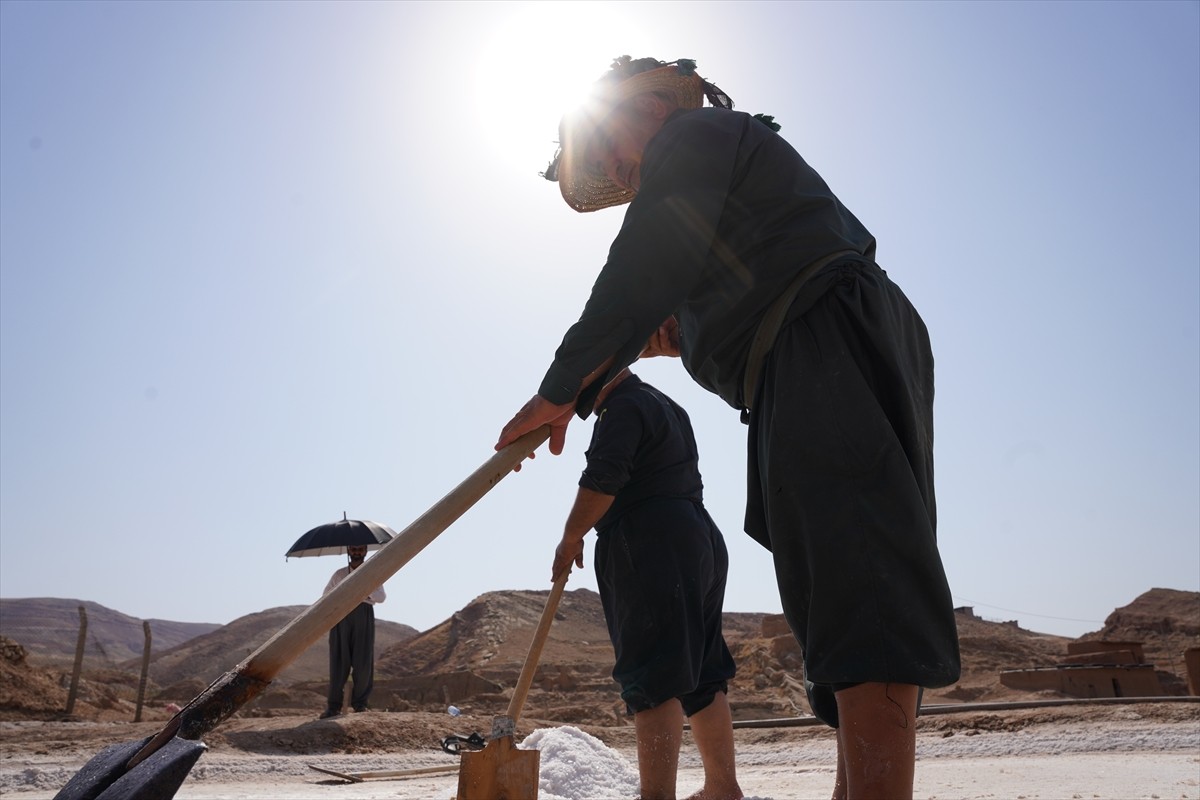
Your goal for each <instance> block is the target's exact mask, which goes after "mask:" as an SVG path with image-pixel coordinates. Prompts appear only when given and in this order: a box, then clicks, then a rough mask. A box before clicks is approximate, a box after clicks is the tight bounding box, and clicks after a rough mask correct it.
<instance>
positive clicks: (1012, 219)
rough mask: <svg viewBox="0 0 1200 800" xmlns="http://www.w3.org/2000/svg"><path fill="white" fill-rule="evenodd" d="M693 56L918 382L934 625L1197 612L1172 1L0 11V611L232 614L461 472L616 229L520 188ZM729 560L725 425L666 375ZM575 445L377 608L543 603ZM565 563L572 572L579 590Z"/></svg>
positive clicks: (511, 403)
mask: <svg viewBox="0 0 1200 800" xmlns="http://www.w3.org/2000/svg"><path fill="white" fill-rule="evenodd" d="M623 53H629V54H631V55H633V56H635V57H637V56H643V55H652V56H655V57H658V58H662V59H664V60H671V59H675V58H679V57H690V58H694V59H696V61H697V62H698V64H699V71H700V73H701V74H702V75H704V76H705V77H707V78H709V79H711V80H712V81H714V82H715V83H717V84H718V85H720V86H721V87H722V88H723V89H725V90H726V91H727V92H728V93H729V94H730V95H731V96H732V97H733V98H734V100H735V101H736V102H737V105H738V108H740V109H742V110H745V111H750V112H766V113H770V114H774V115H775V116H776V118H777V119H778V120H779V121H780V122H781V123H782V125H783V130H782V134H783V135H784V136H785V137H787V138H788V140H789V141H790V142H792V143H793V144H794V145H795V146H796V148H797V149H798V150H799V151H800V152H801V153H802V154H803V155H804V156H805V157H806V158H807V159H808V160H809V162H810V163H811V164H813V166H815V167H816V168H817V169H818V171H820V172H821V173H822V174H823V175H824V177H825V178H826V179H827V180H828V182H829V183H830V184H831V186H832V187H833V188H834V190H835V191H836V192H837V193H838V194H839V196H840V197H841V198H842V199H843V201H844V202H845V203H846V204H847V205H848V206H849V207H850V208H851V209H852V210H853V211H854V212H855V213H856V214H857V215H858V216H859V218H861V219H862V220H863V221H864V223H865V224H866V225H867V226H868V227H869V228H870V229H871V230H872V232H873V233H874V234H875V235H876V237H877V238H878V240H879V251H878V255H879V260H880V262H881V263H882V264H883V266H884V267H885V268H886V269H887V270H888V271H889V273H890V274H891V275H892V277H893V278H894V279H895V280H896V281H897V282H898V283H899V284H900V285H901V286H902V287H903V288H904V289H905V291H906V292H907V293H908V294H909V296H910V297H911V298H912V299H913V301H914V302H915V303H916V305H917V307H918V308H919V309H920V311H921V313H922V315H923V316H924V317H925V320H926V322H927V323H928V325H929V328H930V330H931V334H932V337H933V342H934V352H935V356H936V358H937V370H938V373H937V386H938V397H937V407H936V414H937V422H936V424H937V442H936V457H937V489H938V500H939V510H940V528H939V538H940V542H941V545H942V551H943V555H944V559H945V563H946V568H947V572H948V574H949V577H950V581H951V587H952V591H953V593H954V596H955V599H956V602H957V603H959V604H962V605H973V606H975V608H976V611H977V612H978V613H979V614H981V615H982V616H985V617H988V618H992V619H1000V620H1009V619H1016V620H1019V622H1020V624H1021V625H1022V626H1023V627H1026V628H1030V629H1033V630H1038V631H1044V632H1049V633H1060V634H1064V635H1071V636H1075V635H1079V634H1081V633H1084V632H1086V631H1091V630H1096V629H1098V628H1099V627H1100V623H1101V621H1102V620H1103V619H1104V617H1105V616H1106V615H1107V614H1108V613H1110V612H1111V611H1112V610H1113V609H1114V608H1116V607H1119V606H1122V605H1125V604H1126V603H1128V602H1130V601H1131V600H1133V599H1134V598H1135V597H1137V596H1138V595H1139V594H1141V593H1142V592H1144V591H1146V590H1148V589H1150V588H1152V587H1166V588H1173V589H1183V590H1193V591H1195V590H1198V589H1200V499H1198V494H1200V488H1198V487H1200V424H1198V423H1200V330H1198V319H1200V283H1198V274H1200V57H1198V53H1200V6H1198V5H1197V3H1195V2H1182V1H1181V2H1147V1H1142V2H1131V3H1121V2H1059V3H1041V2H1029V3H1026V2H996V3H990V2H970V3H967V2H933V3H910V2H878V3H854V2H846V3H820V2H804V3H754V2H744V1H740V2H733V3H720V2H711V3H687V4H656V3H614V4H603V3H601V4H594V5H592V4H572V5H565V6H564V5H555V4H551V3H541V4H536V5H534V6H528V5H524V4H514V3H505V2H484V3H479V4H468V3H451V2H448V3H412V2H405V3H400V2H396V3H382V2H371V3H321V2H207V3H205V2H173V3H146V2H132V3H118V2H83V3H73V2H53V3H47V2H34V3H28V2H18V1H17V0H5V1H4V2H2V3H0V426H2V430H0V595H3V596H4V597H41V596H52V597H65V598H78V599H83V600H93V601H95V602H98V603H101V604H103V605H105V606H109V607H111V608H114V609H116V610H118V611H121V612H124V613H126V614H131V615H133V616H138V617H146V618H165V619H174V620H183V621H202V622H217V623H224V622H228V621H230V620H232V619H234V618H236V617H238V616H241V615H243V614H248V613H252V612H256V611H260V610H262V609H265V608H269V607H273V606H281V605H291V604H307V603H309V602H311V601H312V600H314V599H315V598H316V597H317V596H318V595H319V594H320V591H321V589H322V588H323V586H324V585H325V581H326V579H327V578H328V576H329V574H330V573H331V572H332V571H333V569H335V568H336V567H337V566H339V565H340V559H301V560H295V559H293V560H291V561H285V559H284V557H283V554H284V552H285V550H286V549H287V547H288V546H289V545H290V544H291V543H292V542H293V541H294V540H295V539H296V538H297V537H299V536H300V534H302V533H304V532H305V531H306V530H308V529H309V528H311V527H313V526H315V525H318V524H321V523H323V522H327V521H332V520H335V519H340V518H341V515H342V513H343V511H344V512H346V513H347V514H349V516H350V517H352V518H365V519H373V520H376V521H379V522H382V523H384V524H387V525H390V526H391V527H393V528H395V529H396V530H401V529H402V528H404V527H405V526H406V525H408V524H409V523H410V522H412V521H413V520H415V519H416V518H417V517H418V516H419V515H420V514H421V513H423V512H424V511H425V510H426V509H427V508H429V507H430V506H431V505H433V503H435V502H436V501H437V500H438V499H439V498H440V497H442V495H443V494H445V492H447V491H448V490H450V489H451V488H453V487H454V486H455V485H456V484H457V483H458V482H459V481H461V480H462V479H463V478H465V477H466V476H467V475H468V474H469V473H470V472H471V471H472V470H474V469H475V468H476V467H477V466H479V465H480V464H482V463H483V462H484V461H485V460H486V459H487V458H488V457H489V456H490V455H491V452H492V450H491V448H492V444H493V443H494V442H495V440H496V436H497V433H498V432H499V429H500V427H501V425H503V423H504V422H506V421H507V420H508V418H509V417H510V416H511V414H512V412H514V411H515V410H516V409H517V408H518V407H519V406H520V405H521V404H522V403H523V402H524V401H525V400H526V399H527V398H528V397H529V395H531V394H532V393H533V392H534V390H535V389H536V387H537V385H538V383H539V382H540V380H541V377H542V374H543V372H544V371H545V368H546V366H547V365H548V363H549V360H550V358H551V355H552V353H553V351H554V349H555V347H556V345H557V343H558V341H559V339H560V337H561V335H562V333H563V331H565V329H566V328H567V326H568V325H569V324H570V323H571V322H572V321H573V320H574V319H575V318H576V317H577V316H578V314H579V311H580V309H581V308H582V305H583V302H584V300H585V299H586V296H587V292H588V290H589V288H590V286H591V282H592V280H593V278H594V277H595V274H596V272H597V271H598V270H599V268H600V266H601V265H602V263H603V259H604V256H605V253H606V252H607V245H608V242H609V241H610V240H611V238H612V236H613V235H614V233H615V232H616V230H617V228H618V226H619V225H620V222H621V211H620V210H609V211H607V212H599V213H596V214H591V215H579V214H576V213H574V212H572V211H570V210H569V209H568V208H567V206H566V205H565V204H564V203H563V202H562V201H561V199H560V197H559V195H558V190H557V187H555V186H554V185H553V184H549V183H547V182H545V181H543V180H542V179H541V178H539V177H538V172H539V171H540V170H542V169H544V168H545V166H546V163H547V162H548V160H549V158H550V156H551V154H552V152H553V149H554V144H553V142H554V139H555V137H556V133H557V119H558V115H559V113H560V111H561V110H562V109H563V107H564V104H565V103H567V102H568V101H569V100H570V98H571V97H572V96H573V93H574V92H576V91H579V90H580V89H582V88H583V86H584V84H586V83H587V82H588V81H589V80H590V79H592V78H594V77H597V76H599V75H600V74H601V73H602V72H604V71H605V70H606V68H607V66H608V63H609V61H610V60H611V59H612V58H613V57H615V56H617V55H620V54H623ZM640 373H641V375H642V376H643V377H644V378H645V379H647V380H649V381H651V382H653V383H655V384H657V385H659V386H660V387H661V388H663V389H664V390H666V391H667V392H668V393H670V394H672V395H673V396H674V397H675V398H676V399H677V400H679V401H680V402H681V403H682V404H683V405H684V406H685V407H687V408H688V410H689V411H690V412H691V414H692V417H693V422H694V423H695V427H696V430H697V436H698V439H699V444H700V448H701V469H702V471H703V473H704V476H705V483H706V487H707V500H708V505H709V508H710V510H711V511H712V513H713V515H714V517H715V518H716V520H717V521H718V523H719V524H720V526H721V527H722V529H723V530H724V532H725V536H726V539H727V541H728V543H729V546H730V552H731V560H732V563H731V566H730V577H729V591H728V596H727V604H726V607H727V609H728V610H732V611H764V612H773V611H777V610H778V608H779V601H778V597H777V593H776V590H775V587H774V578H773V575H772V572H771V568H770V561H769V558H768V556H767V554H766V553H765V551H762V550H761V548H759V547H758V545H756V544H754V543H753V542H752V541H751V540H750V539H749V538H748V537H746V536H745V535H744V534H743V533H742V532H741V521H742V508H743V502H744V495H745V481H744V469H745V455H744V437H745V429H744V428H743V426H742V425H741V424H740V423H739V421H738V416H737V414H736V413H735V412H734V411H733V410H731V409H729V408H727V407H726V406H725V405H724V404H723V403H722V402H721V401H720V400H718V399H717V398H715V397H713V396H710V395H707V394H706V393H705V392H703V390H701V389H700V388H699V387H697V386H695V385H693V384H691V383H690V382H689V381H688V379H687V377H686V375H685V374H684V372H683V370H682V368H681V367H680V366H679V364H678V363H677V362H674V361H669V360H665V359H656V360H655V361H653V362H650V363H647V364H645V365H644V366H643V367H642V368H641V369H640ZM589 431H590V423H579V422H576V424H574V425H573V426H572V430H571V434H570V436H569V437H568V441H567V451H566V452H565V453H564V454H563V455H562V456H561V457H559V458H552V457H550V456H549V455H548V454H543V455H542V457H540V458H538V459H536V460H535V461H534V462H532V463H530V464H529V466H528V467H527V468H526V469H525V470H523V471H522V472H521V473H520V474H519V475H513V476H510V477H509V478H508V479H506V480H505V481H504V482H503V483H502V484H500V486H499V487H498V488H497V489H495V490H494V491H493V492H492V493H491V494H490V495H488V496H487V497H486V498H484V500H483V501H481V502H480V503H479V504H478V505H477V506H476V507H475V508H473V509H472V510H471V511H470V512H469V513H468V514H467V516H466V517H465V518H464V519H463V520H461V521H460V522H459V523H458V524H457V525H455V526H454V527H452V528H450V529H449V530H448V531H447V532H446V533H444V534H442V536H441V537H440V538H439V539H437V540H436V541H435V542H434V543H433V544H432V545H430V547H429V548H428V549H427V550H426V551H425V552H424V553H422V554H421V555H420V556H418V557H417V558H416V559H414V561H413V562H412V563H410V564H409V565H408V566H407V567H405V569H404V570H402V571H401V572H399V573H397V575H396V576H394V577H393V578H392V579H391V580H390V581H389V582H388V584H387V590H388V593H389V600H388V601H387V603H385V604H384V605H383V606H380V607H379V609H378V610H379V613H380V615H381V616H382V617H384V618H386V619H391V620H394V621H397V622H403V623H407V624H410V625H413V626H415V627H417V628H420V629H425V628H428V627H430V626H432V625H435V624H437V623H438V622H440V621H442V620H443V619H445V618H446V617H448V616H449V615H450V614H451V613H453V612H454V611H455V610H457V609H459V608H461V607H462V606H464V605H466V604H467V603H468V602H470V601H471V600H472V599H473V598H474V597H476V596H477V595H479V594H482V593H484V592H487V591H493V590H502V589H539V588H547V587H548V586H549V570H550V562H551V557H552V554H553V549H554V545H555V543H556V542H557V540H558V536H559V533H560V532H561V528H562V523H563V521H564V518H565V515H566V512H567V510H568V508H569V507H570V503H571V500H572V497H573V494H574V487H575V482H576V480H577V478H578V473H579V470H580V468H581V467H582V451H583V449H584V447H585V446H586V443H587V440H588V433H589ZM590 555H591V553H590V546H589V550H588V566H587V568H586V569H585V570H584V571H582V572H577V573H576V574H575V575H574V576H573V577H572V580H571V584H570V586H571V587H579V586H587V587H593V588H594V587H595V579H594V573H593V572H592V570H591V563H590Z"/></svg>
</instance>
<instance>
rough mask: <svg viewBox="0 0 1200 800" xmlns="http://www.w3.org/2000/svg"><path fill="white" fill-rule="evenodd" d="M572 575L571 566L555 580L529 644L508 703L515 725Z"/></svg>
mask: <svg viewBox="0 0 1200 800" xmlns="http://www.w3.org/2000/svg"><path fill="white" fill-rule="evenodd" d="M570 574H571V567H570V565H568V566H567V568H566V569H564V570H563V571H562V573H561V574H560V575H559V576H558V577H557V578H555V579H554V586H553V587H551V589H550V596H549V597H547V598H546V607H545V608H543V609H542V618H541V619H540V620H539V621H538V626H537V630H536V631H534V633H533V641H532V642H530V644H529V654H528V655H526V656H525V665H524V666H523V667H521V677H520V678H518V679H517V687H516V688H515V689H513V696H512V699H511V700H509V701H508V716H509V717H510V718H512V721H513V725H516V724H517V720H518V719H520V717H521V709H522V708H523V707H524V706H525V698H526V697H528V696H529V687H530V685H532V684H533V673H535V672H537V665H538V659H540V658H541V657H542V647H543V646H545V644H546V635H547V634H549V633H550V624H551V623H552V622H554V612H556V611H557V610H558V601H559V600H560V599H561V598H562V593H563V587H565V586H566V585H567V578H568V576H570Z"/></svg>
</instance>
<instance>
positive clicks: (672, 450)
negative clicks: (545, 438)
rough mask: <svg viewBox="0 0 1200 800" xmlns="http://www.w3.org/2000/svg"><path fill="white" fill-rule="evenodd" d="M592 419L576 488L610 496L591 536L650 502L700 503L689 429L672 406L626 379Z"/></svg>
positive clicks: (633, 379) (647, 386) (684, 415)
mask: <svg viewBox="0 0 1200 800" xmlns="http://www.w3.org/2000/svg"><path fill="white" fill-rule="evenodd" d="M596 414H597V417H596V421H595V423H594V424H593V427H592V441H591V444H589V445H588V449H587V452H586V456H587V467H586V469H584V471H583V475H582V476H581V477H580V478H579V485H580V486H582V487H583V488H585V489H591V490H592V491H594V492H600V493H601V494H608V495H613V496H614V499H613V504H612V505H611V506H610V507H609V509H608V511H607V512H605V514H604V516H603V517H601V518H600V521H599V522H597V523H596V530H598V531H599V530H603V529H604V528H606V527H607V526H609V525H611V524H612V523H613V522H615V521H616V520H617V519H618V518H619V517H620V516H621V515H622V514H624V513H625V512H626V511H628V510H629V509H630V508H632V507H633V506H635V505H637V504H638V503H641V502H643V501H645V500H648V499H651V498H662V497H675V498H685V499H689V500H694V501H696V502H697V503H699V502H702V501H703V499H704V486H703V483H702V482H701V480H700V469H699V455H698V454H697V452H696V438H695V435H694V434H693V433H692V423H691V420H689V419H688V415H687V412H685V411H684V410H683V408H681V407H680V406H679V405H678V404H677V403H675V401H673V400H672V399H671V398H669V397H667V396H666V395H665V394H663V393H662V392H660V391H658V390H657V389H655V388H654V387H653V386H651V385H650V384H648V383H646V382H644V381H642V380H641V379H640V378H638V377H637V376H636V375H631V376H629V377H628V378H626V379H625V380H623V381H622V382H621V383H620V384H618V385H617V387H616V388H615V389H613V390H612V392H611V393H609V395H608V397H606V398H605V399H604V402H603V403H601V404H600V405H599V406H598V407H597V408H596Z"/></svg>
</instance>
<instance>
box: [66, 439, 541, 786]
mask: <svg viewBox="0 0 1200 800" xmlns="http://www.w3.org/2000/svg"><path fill="white" fill-rule="evenodd" d="M549 435H550V428H549V427H548V426H544V427H542V428H539V429H538V430H536V431H531V432H530V433H527V434H525V435H524V436H522V437H521V438H520V439H517V440H516V441H515V442H513V443H512V444H510V445H509V446H508V447H505V448H504V449H503V450H500V451H499V452H498V453H496V454H495V455H493V456H492V457H491V458H489V459H488V460H487V461H486V462H485V463H484V464H483V466H481V467H479V469H477V470H475V471H474V472H473V473H471V475H470V476H469V477H468V478H467V479H466V480H464V481H463V482H462V483H460V484H459V485H458V486H456V487H455V488H454V489H452V490H451V491H450V493H449V494H447V495H446V496H445V497H443V498H442V499H441V500H439V501H438V502H437V503H435V504H434V506H433V507H432V508H430V509H429V510H428V511H426V512H425V513H424V514H423V515H422V516H421V517H420V518H418V519H417V520H416V521H415V522H413V523H412V524H411V525H409V526H408V527H407V528H405V529H404V530H403V531H402V532H400V533H399V534H397V535H396V537H395V538H394V539H392V540H391V541H389V542H388V543H387V544H386V545H384V546H383V547H382V548H380V550H379V552H377V553H376V554H375V557H374V558H371V559H370V560H368V561H367V562H366V563H364V564H363V565H362V566H361V567H359V568H358V569H356V570H354V572H352V573H351V574H350V576H349V577H348V578H346V579H345V580H343V581H342V582H341V583H339V584H338V585H337V586H336V587H334V589H333V590H332V591H330V592H329V594H326V595H324V596H323V597H321V599H319V600H317V602H315V603H313V604H312V605H311V606H309V607H308V608H307V609H305V610H304V611H303V612H301V614H300V616H298V617H296V618H295V619H293V620H292V621H291V622H289V623H288V624H287V625H285V626H284V627H283V629H282V630H280V631H279V632H278V633H276V634H275V635H274V636H272V637H271V638H270V639H269V640H267V642H266V643H265V644H263V646H262V647H260V648H258V650H256V651H254V653H253V654H251V655H250V657H249V658H248V659H247V660H245V661H243V662H242V663H241V664H239V665H238V666H237V667H236V668H235V669H234V670H232V671H230V672H227V673H225V674H224V675H222V676H221V677H220V678H218V679H217V680H216V681H214V682H213V683H212V684H211V685H210V686H209V687H208V688H207V689H205V690H204V691H203V692H201V693H200V694H199V695H197V696H196V698H195V699H194V700H192V701H191V702H190V703H188V704H187V705H186V706H185V707H184V708H183V710H181V711H180V712H179V713H178V714H176V715H175V716H174V717H173V718H172V719H171V720H170V721H169V722H168V723H167V724H166V726H165V727H163V729H162V730H161V731H159V732H158V733H157V734H155V735H154V736H151V737H149V738H147V739H144V740H142V741H137V742H126V743H124V744H117V745H112V746H111V747H108V748H106V749H104V750H102V751H100V752H99V753H98V754H96V755H95V756H93V758H92V760H91V761H89V762H88V763H86V764H84V765H83V768H82V769H80V771H79V772H78V773H76V774H75V776H74V777H73V778H71V780H70V781H68V782H67V785H66V786H64V787H63V788H62V790H61V791H59V793H58V794H57V795H55V796H54V800H169V798H172V797H174V796H175V792H176V791H178V789H179V786H180V785H181V784H182V783H183V781H184V779H185V778H187V775H188V772H190V771H191V769H192V766H193V765H194V764H195V763H196V760H197V759H199V758H200V755H201V753H203V752H204V750H206V749H207V748H206V747H205V745H204V743H203V742H200V741H199V739H200V737H201V736H203V735H204V734H206V733H208V732H209V731H211V730H212V729H213V728H215V727H217V726H218V725H220V724H221V723H222V722H224V721H225V720H226V719H228V718H229V717H231V716H232V715H233V714H234V712H236V711H237V710H238V709H239V708H241V707H242V706H243V705H245V704H246V703H248V702H249V701H250V700H253V699H254V698H255V697H257V696H258V695H259V694H260V693H261V692H262V691H263V690H264V689H266V688H267V686H269V685H270V683H271V681H272V680H274V678H275V676H276V675H278V674H279V672H280V671H281V670H282V669H283V668H284V667H286V666H287V665H288V664H290V663H291V662H292V661H294V660H295V659H296V658H297V657H298V656H299V655H300V654H301V653H303V652H304V651H305V650H306V649H307V648H308V646H309V645H311V644H312V643H313V642H315V641H316V640H317V639H319V638H320V637H321V636H322V635H323V634H325V633H327V632H328V631H329V630H330V629H331V628H332V627H333V626H334V625H336V624H337V623H338V621H339V620H341V619H342V618H343V617H345V616H346V614H348V613H349V612H350V611H351V610H352V609H353V608H354V607H355V606H357V605H358V604H359V603H360V602H361V601H362V599H363V598H364V597H366V596H367V595H368V594H370V593H371V592H372V591H374V590H375V588H376V587H378V586H380V585H382V584H383V583H384V582H385V581H387V579H388V578H390V577H391V576H392V575H394V574H395V573H396V572H397V571H398V570H399V569H400V568H401V567H403V566H404V565H405V564H407V563H408V562H409V561H411V560H412V558H413V557H414V556H416V555H417V554H418V553H420V552H421V550H423V549H424V548H425V546H426V545H428V544H429V543H430V542H432V541H433V540H434V539H436V538H437V537H438V535H439V534H441V533H442V531H444V530H446V528H448V527H450V526H451V525H452V524H453V523H454V521H455V520H457V519H458V518H459V517H461V516H462V515H463V514H464V513H465V512H466V510H467V509H469V508H470V507H471V506H473V505H475V503H476V502H478V501H479V499H480V498H481V497H483V496H484V495H485V494H487V493H488V491H489V490H490V489H491V488H492V487H493V486H495V485H496V484H497V483H499V482H500V480H501V479H502V478H504V476H505V475H507V474H508V473H510V472H512V471H513V468H514V467H517V466H519V465H520V464H521V462H522V461H524V460H525V458H526V457H527V456H529V454H530V453H532V452H533V451H535V450H537V449H538V447H539V446H541V444H542V442H544V441H546V438H547V437H548V436H549Z"/></svg>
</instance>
